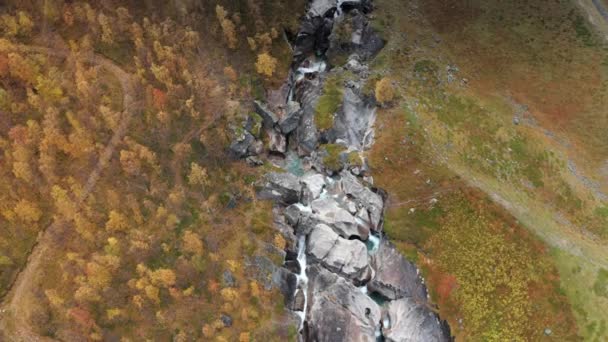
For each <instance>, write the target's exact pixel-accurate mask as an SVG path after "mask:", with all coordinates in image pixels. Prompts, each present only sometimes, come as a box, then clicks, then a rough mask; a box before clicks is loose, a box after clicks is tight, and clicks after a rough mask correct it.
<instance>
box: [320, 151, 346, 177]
mask: <svg viewBox="0 0 608 342" xmlns="http://www.w3.org/2000/svg"><path fill="white" fill-rule="evenodd" d="M322 148H323V149H324V150H325V151H326V152H327V155H326V156H325V158H323V164H324V165H325V167H326V168H328V169H330V170H332V171H340V170H341V169H342V166H343V165H342V161H340V154H341V153H342V152H344V150H345V149H346V148H345V147H344V146H342V145H338V144H327V145H323V146H322Z"/></svg>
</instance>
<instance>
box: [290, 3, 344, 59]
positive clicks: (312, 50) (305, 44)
mask: <svg viewBox="0 0 608 342" xmlns="http://www.w3.org/2000/svg"><path fill="white" fill-rule="evenodd" d="M321 2H325V1H321ZM326 2H333V4H332V5H331V6H330V5H326V4H318V3H319V1H315V2H313V5H312V7H311V10H310V11H309V16H308V17H307V18H306V19H305V20H304V22H303V23H302V24H301V26H300V31H299V33H298V35H297V36H296V40H295V48H294V62H295V64H296V65H299V64H300V63H302V61H303V60H304V59H305V58H306V57H307V56H309V55H312V54H318V55H322V54H324V53H325V51H327V49H328V47H329V39H328V37H329V35H330V33H331V30H332V27H333V20H332V19H331V17H332V16H333V12H334V11H335V1H326ZM317 4H318V5H317Z"/></svg>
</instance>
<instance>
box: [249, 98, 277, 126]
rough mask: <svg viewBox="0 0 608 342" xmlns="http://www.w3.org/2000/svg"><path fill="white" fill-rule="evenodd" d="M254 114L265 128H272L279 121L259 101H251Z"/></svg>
mask: <svg viewBox="0 0 608 342" xmlns="http://www.w3.org/2000/svg"><path fill="white" fill-rule="evenodd" d="M253 104H254V107H255V112H256V113H258V115H259V116H260V117H261V118H262V123H263V125H264V127H265V128H267V129H268V128H273V127H274V125H275V124H276V123H277V122H278V121H279V118H278V117H277V115H276V114H275V113H274V112H273V111H271V110H270V108H268V106H267V105H266V104H265V103H262V102H260V101H253Z"/></svg>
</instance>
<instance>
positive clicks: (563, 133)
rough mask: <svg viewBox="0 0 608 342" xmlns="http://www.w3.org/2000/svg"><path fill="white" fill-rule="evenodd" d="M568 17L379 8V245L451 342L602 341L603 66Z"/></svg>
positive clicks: (506, 5)
mask: <svg viewBox="0 0 608 342" xmlns="http://www.w3.org/2000/svg"><path fill="white" fill-rule="evenodd" d="M575 6H576V4H574V3H573V2H569V1H556V2H551V3H549V2H546V1H509V2H505V1H425V2H422V1H420V2H418V1H413V2H409V3H404V2H399V1H393V0H378V1H376V7H377V8H376V9H375V12H374V13H375V15H376V18H375V22H374V24H373V25H374V27H375V28H376V29H377V30H379V31H381V32H382V33H383V35H384V37H385V39H386V40H387V41H388V46H387V47H386V48H385V49H384V50H383V51H382V52H381V53H380V55H379V56H378V57H377V58H376V59H375V63H374V65H373V70H372V75H371V76H370V79H377V80H378V79H381V78H382V77H390V78H391V80H392V81H393V85H394V87H395V92H396V93H397V94H399V95H400V97H399V99H398V101H395V103H394V104H393V106H392V107H389V108H383V109H380V110H379V112H378V122H377V141H376V144H375V145H374V148H373V151H372V152H371V161H372V163H371V164H372V168H373V174H374V176H375V179H376V182H377V184H378V185H379V186H381V187H383V188H385V189H388V190H389V194H390V195H391V198H390V207H391V208H390V209H389V210H388V213H387V222H386V233H387V235H388V236H389V237H390V238H391V239H394V240H395V242H396V243H397V245H398V246H399V247H400V249H401V251H402V252H403V253H404V254H406V255H407V256H409V257H410V258H411V259H413V260H417V261H418V263H419V265H421V267H422V270H423V273H424V274H426V276H427V279H428V283H429V286H430V288H431V290H432V291H431V292H432V297H433V298H434V299H435V301H436V303H437V304H438V308H439V312H440V314H442V316H443V317H444V318H447V319H448V321H449V322H450V325H451V327H452V332H453V333H454V334H455V335H456V337H457V338H461V339H464V340H469V339H470V340H496V341H499V340H544V339H547V340H560V341H563V340H578V339H585V340H589V341H601V340H605V339H606V337H607V336H608V335H607V334H608V331H607V329H606V322H607V320H608V316H607V315H606V313H607V312H606V310H604V309H602V308H605V307H608V301H606V297H605V296H604V295H605V292H604V291H602V290H601V289H603V288H604V287H605V283H606V281H605V279H606V271H605V269H606V267H607V266H608V265H606V260H608V254H607V252H606V248H605V246H606V243H608V235H607V234H608V221H607V220H606V217H607V216H606V215H604V214H605V208H606V197H605V194H606V193H608V189H607V185H606V184H608V182H607V180H608V178H606V177H607V174H606V160H607V159H608V145H607V144H606V143H607V142H608V140H606V139H605V130H606V127H608V115H607V114H606V111H605V110H604V109H602V108H605V107H606V103H607V101H608V98H607V97H606V95H607V93H606V92H607V90H608V87H606V86H607V84H606V79H607V76H608V74H607V72H608V69H606V60H607V58H608V57H607V54H606V50H605V43H604V42H603V41H601V39H600V38H599V37H598V36H597V35H596V34H595V33H594V31H593V28H592V27H591V26H589V24H588V23H587V22H586V21H585V20H584V19H583V18H582V17H581V16H580V13H582V12H580V10H579V9H578V8H577V7H575ZM397 17H399V18H397ZM378 83H379V82H378Z"/></svg>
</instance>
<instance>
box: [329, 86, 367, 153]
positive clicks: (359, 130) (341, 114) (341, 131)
mask: <svg viewBox="0 0 608 342" xmlns="http://www.w3.org/2000/svg"><path fill="white" fill-rule="evenodd" d="M375 121H376V108H375V106H373V105H372V104H371V103H368V102H366V101H364V100H363V99H362V98H361V97H359V95H357V94H356V93H355V92H354V91H353V89H350V88H348V89H346V90H345V91H344V97H343V102H342V107H341V109H340V110H339V111H338V113H337V115H336V117H335V119H334V126H333V129H332V132H331V134H332V135H333V136H334V139H335V140H338V139H340V140H343V141H344V142H345V143H346V144H347V145H348V146H350V147H352V148H355V149H357V150H364V149H367V148H369V147H371V145H372V144H373V142H374V130H373V126H374V123H375Z"/></svg>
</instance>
